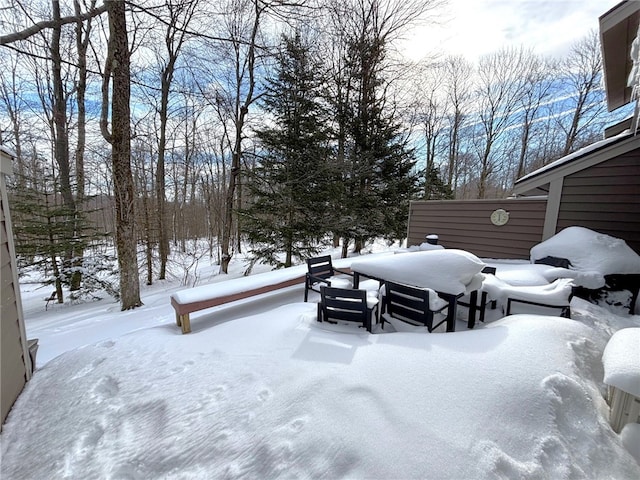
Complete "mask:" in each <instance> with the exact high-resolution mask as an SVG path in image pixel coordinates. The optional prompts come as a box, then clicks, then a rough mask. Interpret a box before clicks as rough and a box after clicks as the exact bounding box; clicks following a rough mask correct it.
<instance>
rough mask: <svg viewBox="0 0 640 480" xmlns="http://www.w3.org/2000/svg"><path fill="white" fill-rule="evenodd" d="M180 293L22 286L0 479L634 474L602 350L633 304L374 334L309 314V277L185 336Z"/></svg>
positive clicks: (209, 315)
mask: <svg viewBox="0 0 640 480" xmlns="http://www.w3.org/2000/svg"><path fill="white" fill-rule="evenodd" d="M210 268H211V269H213V268H214V267H210ZM242 268H243V265H242V263H241V262H237V263H235V264H234V272H235V273H234V275H231V276H232V277H233V276H239V274H240V272H241V270H242ZM534 270H535V269H534ZM514 271H517V268H516V267H515V266H514V268H512V269H511V271H510V274H512V275H513V274H514V273H513V272H514ZM521 271H522V272H523V273H522V275H527V274H528V273H527V272H528V270H527V269H526V265H522V270H521ZM532 271H533V270H532ZM201 277H203V278H204V280H203V282H204V283H206V282H207V280H206V271H204V270H203V271H202V272H201ZM211 280H212V281H220V280H222V279H221V278H219V277H215V278H212V279H211ZM178 288H180V287H177V286H176V284H175V283H172V282H165V283H159V284H156V285H154V286H153V287H150V288H148V289H147V290H146V291H145V292H144V293H143V301H144V303H145V305H144V306H143V307H142V308H139V309H136V310H133V311H128V312H120V311H119V307H118V304H116V303H114V302H112V301H108V300H103V301H100V302H95V303H90V304H83V305H75V306H66V305H65V306H55V307H54V308H53V309H51V308H50V310H49V311H47V312H45V311H44V302H43V301H42V296H43V295H42V292H41V291H35V290H30V287H29V286H26V287H25V288H24V291H23V301H24V304H25V312H26V322H27V333H28V336H29V338H35V337H37V338H39V340H40V350H39V352H38V370H37V371H36V373H35V375H34V376H33V379H32V380H31V381H30V382H29V383H28V384H27V386H26V388H25V390H24V392H23V394H22V395H21V396H20V397H19V399H18V401H17V403H16V404H15V406H14V408H13V410H12V411H11V413H10V415H9V417H8V420H7V422H6V424H5V426H4V430H3V432H2V434H1V436H0V438H1V440H2V466H1V468H2V470H1V473H2V478H3V479H5V478H6V479H21V478H24V479H41V478H42V479H44V478H82V479H85V478H113V479H120V478H139V479H160V478H169V479H194V478H202V479H211V478H256V479H258V478H259V479H266V478H328V479H334V478H394V479H398V478H402V479H404V478H430V479H441V478H450V479H501V478H502V479H514V478H526V479H551V478H553V479H555V478H585V479H605V478H611V479H637V478H640V465H639V464H638V463H637V461H636V460H635V459H634V457H633V456H632V455H631V454H630V453H629V452H628V451H627V449H626V448H625V447H624V446H623V442H622V438H621V436H620V435H618V434H616V433H615V432H614V431H613V430H612V429H611V428H610V426H609V424H608V422H607V418H608V407H607V405H606V403H605V401H604V399H603V394H604V384H603V382H602V380H603V366H602V360H601V356H602V352H603V350H604V348H605V345H606V343H607V341H608V339H609V338H610V336H611V335H612V334H613V333H614V332H616V331H618V330H619V329H621V328H625V327H638V326H640V317H639V316H638V315H635V316H631V315H627V314H617V313H613V312H611V311H609V310H606V309H604V308H602V307H599V306H596V305H593V304H590V303H587V302H585V301H582V300H580V299H574V300H572V304H571V307H572V319H564V318H559V317H548V316H536V315H513V316H510V317H507V318H503V319H496V320H495V321H492V322H487V323H486V324H481V325H480V326H478V327H476V328H475V329H474V330H467V329H466V325H465V324H464V323H463V322H461V321H460V322H458V326H457V331H456V332H454V333H431V334H427V333H423V332H419V333H414V332H392V329H388V330H387V328H386V327H385V332H384V333H380V332H379V333H374V334H369V333H367V332H366V331H364V330H363V329H358V328H356V327H355V326H344V325H330V324H326V323H318V322H316V316H315V313H316V308H315V303H313V300H315V299H317V297H312V299H311V300H312V301H311V302H309V303H303V302H302V298H303V286H302V285H300V286H297V287H291V288H289V289H286V290H283V291H280V292H277V293H273V294H269V295H265V296H263V297H260V298H258V299H252V300H244V301H239V302H237V303H235V304H231V305H225V306H221V307H215V308H213V309H211V310H207V311H205V312H201V313H199V314H194V315H193V317H192V318H193V321H192V329H193V332H192V333H191V334H188V335H182V334H181V331H180V329H179V328H178V327H177V326H176V325H175V319H174V312H173V310H172V309H171V307H170V305H169V295H170V294H171V293H172V292H173V291H175V290H176V289H178ZM374 331H375V330H374Z"/></svg>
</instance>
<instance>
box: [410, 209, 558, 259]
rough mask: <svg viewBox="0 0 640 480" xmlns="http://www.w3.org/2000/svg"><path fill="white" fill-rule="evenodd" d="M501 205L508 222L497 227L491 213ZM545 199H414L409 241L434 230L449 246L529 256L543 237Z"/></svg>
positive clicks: (489, 254)
mask: <svg viewBox="0 0 640 480" xmlns="http://www.w3.org/2000/svg"><path fill="white" fill-rule="evenodd" d="M498 208H502V209H504V210H506V211H508V212H509V222H508V223H507V224H506V225H503V226H500V227H497V226H495V225H493V224H492V223H491V220H490V216H491V213H492V212H493V211H494V210H496V209H498ZM545 209H546V200H545V199H540V198H534V199H502V200H432V201H415V202H411V206H410V209H409V229H408V232H407V245H409V246H411V245H419V244H421V243H423V242H424V241H425V236H426V235H428V234H432V233H435V234H437V235H438V237H439V243H440V244H441V245H444V246H445V247H447V248H459V249H462V250H467V251H469V252H471V253H473V254H475V255H477V256H479V257H484V258H518V259H528V258H529V250H530V249H531V247H533V246H534V245H536V244H537V243H540V242H541V241H542V230H543V226H544V216H545Z"/></svg>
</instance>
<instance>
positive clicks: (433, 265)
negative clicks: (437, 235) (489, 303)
mask: <svg viewBox="0 0 640 480" xmlns="http://www.w3.org/2000/svg"><path fill="white" fill-rule="evenodd" d="M484 267H485V264H484V262H482V260H480V259H479V258H478V257H476V256H475V255H473V254H471V253H469V252H466V251H464V250H456V249H445V250H429V251H419V252H406V253H400V254H397V255H391V256H388V255H387V256H383V257H377V256H372V257H367V258H362V259H358V260H354V261H353V262H351V271H352V272H353V275H354V278H353V286H354V288H358V286H359V282H360V277H361V276H364V277H367V278H372V279H375V280H378V281H380V282H381V284H382V283H383V282H385V281H391V282H396V283H400V284H404V285H410V286H413V287H418V288H425V289H429V290H431V291H432V292H433V299H434V300H435V301H436V302H441V301H442V300H444V301H446V302H447V303H448V311H447V332H453V331H455V323H456V315H457V305H458V300H459V299H460V298H461V297H462V296H464V295H465V294H468V293H471V292H473V291H477V290H478V288H480V286H481V285H482V279H483V275H482V274H481V273H480V272H481V271H482V269H483V268H484ZM432 308H433V309H436V308H437V305H433V306H432ZM469 310H470V315H471V314H472V313H473V314H474V315H475V305H471V306H470V309H469Z"/></svg>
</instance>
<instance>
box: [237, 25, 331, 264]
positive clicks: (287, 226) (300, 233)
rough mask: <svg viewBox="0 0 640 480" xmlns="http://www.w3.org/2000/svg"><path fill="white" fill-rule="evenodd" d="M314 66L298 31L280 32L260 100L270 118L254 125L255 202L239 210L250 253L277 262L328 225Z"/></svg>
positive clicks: (322, 124)
mask: <svg viewBox="0 0 640 480" xmlns="http://www.w3.org/2000/svg"><path fill="white" fill-rule="evenodd" d="M320 71H321V69H320V67H319V62H318V61H317V60H316V59H315V58H314V56H313V53H312V51H311V49H310V47H309V46H308V45H307V44H306V43H305V42H304V40H303V39H302V37H301V35H300V34H299V33H296V34H295V35H294V36H292V37H289V36H286V35H285V36H283V39H282V44H281V50H280V52H279V54H278V55H277V65H276V75H275V78H272V79H270V80H268V84H267V87H266V93H265V96H264V97H263V100H262V108H263V109H264V110H265V112H267V113H268V115H269V117H272V118H270V120H272V122H270V123H271V126H269V127H265V128H263V129H259V130H258V131H257V132H256V135H257V138H258V139H259V141H260V147H261V150H260V151H261V153H260V154H259V158H258V161H257V163H256V166H255V168H254V169H253V171H252V172H251V174H250V181H249V189H250V193H251V194H252V201H253V203H252V204H251V205H250V206H249V207H247V208H246V209H245V210H244V211H243V212H242V213H243V216H242V218H243V221H244V225H243V228H244V231H245V232H246V233H247V236H248V238H249V240H250V241H251V242H252V244H253V245H252V252H253V255H254V257H256V258H258V259H261V260H264V261H266V262H268V263H270V264H272V265H276V266H285V267H287V266H291V265H292V263H293V260H294V258H305V257H308V256H309V255H312V254H313V253H315V252H316V247H315V245H317V241H318V239H320V238H322V237H323V236H324V235H325V234H326V232H327V231H328V227H327V225H326V218H327V214H326V208H327V195H328V194H327V179H328V178H329V177H330V175H329V172H327V170H326V160H327V157H328V153H329V147H328V140H329V134H328V131H327V127H326V114H325V109H324V108H323V106H322V104H321V100H320V95H319V89H320V87H321V84H322V79H321V76H319V75H318V72H320ZM282 254H284V261H283V260H281V259H280V255H282Z"/></svg>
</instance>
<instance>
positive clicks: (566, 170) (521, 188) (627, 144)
mask: <svg viewBox="0 0 640 480" xmlns="http://www.w3.org/2000/svg"><path fill="white" fill-rule="evenodd" d="M637 148H640V136H636V135H630V134H628V133H627V134H624V135H619V136H617V137H612V138H609V139H607V140H602V141H600V142H596V143H595V144H593V145H591V146H590V147H589V148H587V149H584V153H581V151H578V152H575V153H574V154H571V155H568V156H567V157H563V158H561V159H559V160H556V162H552V163H550V164H549V165H547V166H546V167H542V168H540V169H538V170H536V171H535V172H532V173H531V174H529V175H526V176H524V177H522V178H521V179H520V180H517V181H516V182H515V185H514V187H513V193H514V195H516V196H520V195H523V196H530V195H545V194H547V193H548V192H549V185H550V184H551V182H553V181H554V180H556V179H558V178H561V177H562V178H563V177H566V176H568V175H571V174H574V173H576V172H579V171H581V170H584V169H585V168H589V167H592V166H594V165H597V164H599V163H602V162H604V161H607V160H610V159H612V158H615V157H619V156H621V155H624V154H625V153H628V152H630V151H632V150H635V149H637ZM565 160H566V161H565Z"/></svg>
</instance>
